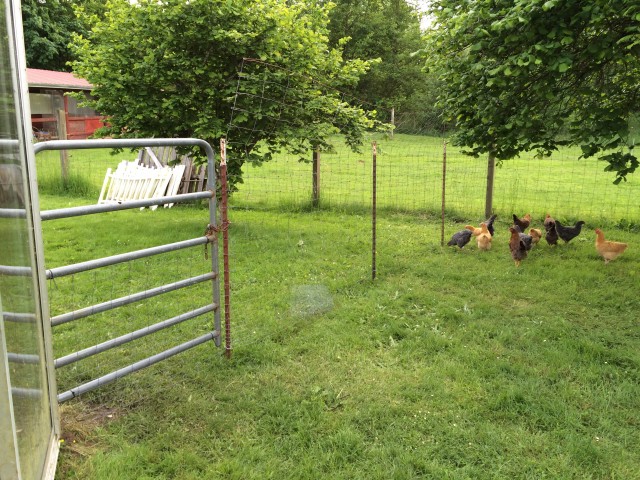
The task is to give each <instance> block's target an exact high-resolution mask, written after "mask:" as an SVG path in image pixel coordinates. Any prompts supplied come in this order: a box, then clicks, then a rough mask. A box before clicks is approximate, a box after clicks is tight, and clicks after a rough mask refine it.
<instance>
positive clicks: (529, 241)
mask: <svg viewBox="0 0 640 480" xmlns="http://www.w3.org/2000/svg"><path fill="white" fill-rule="evenodd" d="M513 228H515V229H516V231H517V230H518V229H517V228H516V227H513ZM518 235H519V236H520V241H521V242H522V243H524V246H525V248H526V249H527V251H529V250H531V247H533V237H532V236H531V235H527V234H526V233H522V232H518Z"/></svg>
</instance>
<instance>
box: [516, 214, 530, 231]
mask: <svg viewBox="0 0 640 480" xmlns="http://www.w3.org/2000/svg"><path fill="white" fill-rule="evenodd" d="M513 224H514V225H516V226H517V227H518V228H519V229H520V231H521V232H524V231H525V230H526V229H527V228H529V225H531V215H529V214H528V213H527V214H526V215H525V216H524V217H522V218H518V216H517V215H516V214H515V213H514V214H513Z"/></svg>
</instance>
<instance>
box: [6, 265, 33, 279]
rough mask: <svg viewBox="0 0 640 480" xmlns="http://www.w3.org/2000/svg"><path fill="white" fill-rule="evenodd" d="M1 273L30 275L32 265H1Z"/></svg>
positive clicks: (17, 275) (16, 275)
mask: <svg viewBox="0 0 640 480" xmlns="http://www.w3.org/2000/svg"><path fill="white" fill-rule="evenodd" d="M0 275H6V276H7V277H30V276H31V267H12V266H10V265H0Z"/></svg>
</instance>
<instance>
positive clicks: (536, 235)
mask: <svg viewBox="0 0 640 480" xmlns="http://www.w3.org/2000/svg"><path fill="white" fill-rule="evenodd" d="M529 235H531V238H532V239H533V240H532V241H533V244H534V245H537V243H538V242H539V241H540V239H541V238H542V231H541V230H540V229H539V228H532V229H530V230H529Z"/></svg>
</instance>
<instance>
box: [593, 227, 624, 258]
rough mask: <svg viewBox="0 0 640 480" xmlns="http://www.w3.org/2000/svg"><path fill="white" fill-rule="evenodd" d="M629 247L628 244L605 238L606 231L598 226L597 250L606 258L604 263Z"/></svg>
mask: <svg viewBox="0 0 640 480" xmlns="http://www.w3.org/2000/svg"><path fill="white" fill-rule="evenodd" d="M626 249H627V244H626V243H622V242H612V241H609V240H605V239H604V232H603V231H602V230H600V229H599V228H596V250H597V251H598V254H599V255H600V256H601V257H602V258H604V263H609V262H610V261H611V260H614V259H615V258H616V257H617V256H618V255H620V254H621V253H622V252H624V251H625V250H626Z"/></svg>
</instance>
